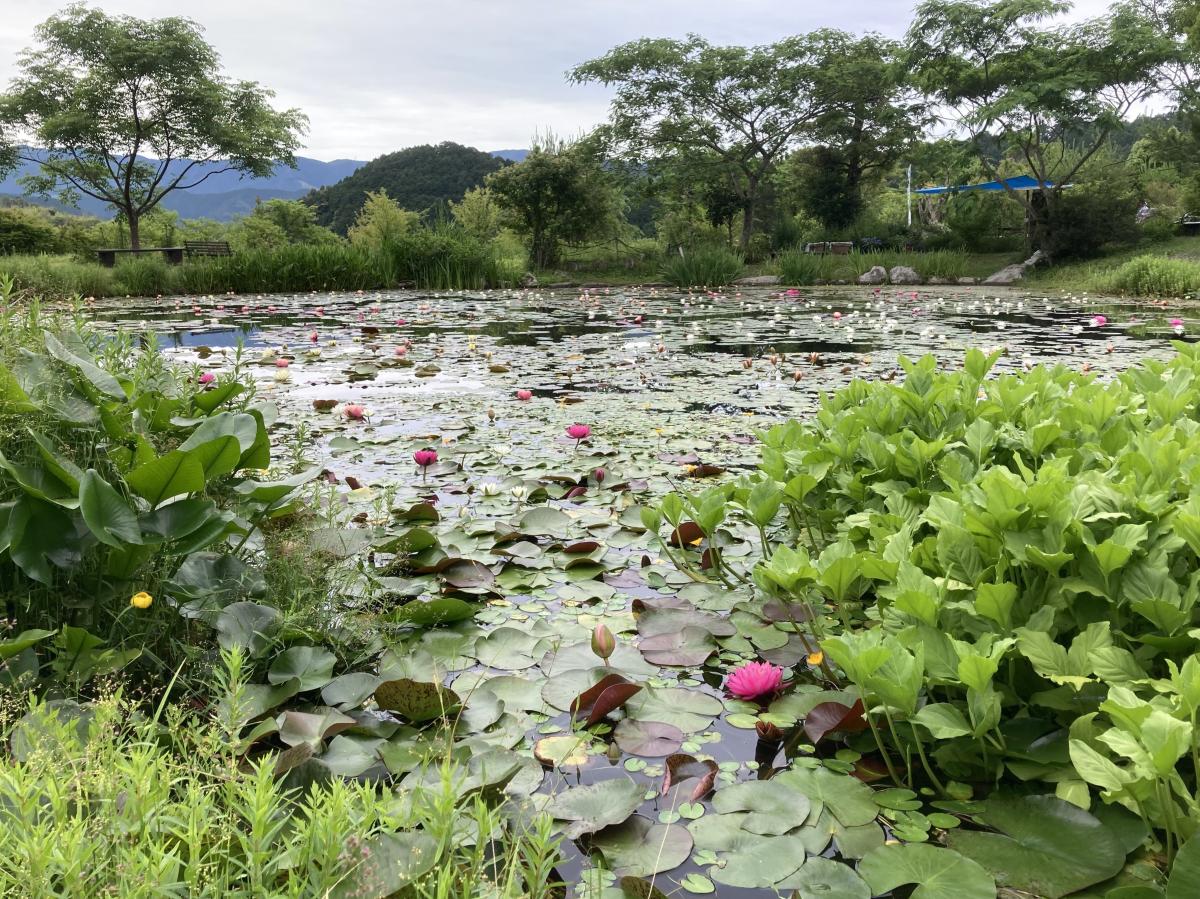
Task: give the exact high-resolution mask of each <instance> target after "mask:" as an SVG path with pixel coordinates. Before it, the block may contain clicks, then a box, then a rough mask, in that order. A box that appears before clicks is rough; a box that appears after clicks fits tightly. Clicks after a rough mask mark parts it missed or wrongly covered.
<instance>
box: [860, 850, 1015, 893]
mask: <svg viewBox="0 0 1200 899" xmlns="http://www.w3.org/2000/svg"><path fill="white" fill-rule="evenodd" d="M858 873H859V874H860V875H861V876H862V877H863V879H864V880H866V882H867V883H868V884H870V886H871V889H872V890H873V891H874V894H875V895H879V894H880V893H886V892H887V891H888V890H894V889H895V888H896V887H898V886H901V885H902V884H906V883H912V884H916V885H917V888H916V889H915V890H914V891H913V894H912V899H996V882H995V881H994V880H993V879H992V875H991V874H989V873H988V872H987V871H986V870H984V868H983V867H982V866H981V865H979V864H978V863H977V862H973V861H971V860H970V859H969V858H966V857H965V856H962V855H959V854H958V853H957V852H955V851H954V850H953V849H943V848H941V847H940V846H931V845H929V844H928V843H894V844H891V845H888V846H881V847H879V848H878V849H874V850H872V851H871V852H869V853H867V856H866V857H865V858H864V859H863V860H862V861H861V862H859V866H858Z"/></svg>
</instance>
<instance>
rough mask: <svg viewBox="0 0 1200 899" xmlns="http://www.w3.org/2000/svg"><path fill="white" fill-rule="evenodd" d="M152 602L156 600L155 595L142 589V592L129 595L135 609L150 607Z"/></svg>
mask: <svg viewBox="0 0 1200 899" xmlns="http://www.w3.org/2000/svg"><path fill="white" fill-rule="evenodd" d="M152 602H154V597H153V596H151V595H150V594H149V593H147V592H146V591H145V590H143V591H141V592H140V593H135V594H133V596H131V597H129V604H130V605H131V606H133V607H134V608H135V609H148V608H150V603H152Z"/></svg>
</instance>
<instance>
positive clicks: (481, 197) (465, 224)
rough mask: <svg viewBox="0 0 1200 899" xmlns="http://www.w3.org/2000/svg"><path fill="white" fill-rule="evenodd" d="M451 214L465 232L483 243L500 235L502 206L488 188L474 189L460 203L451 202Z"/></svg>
mask: <svg viewBox="0 0 1200 899" xmlns="http://www.w3.org/2000/svg"><path fill="white" fill-rule="evenodd" d="M450 214H451V215H452V216H454V221H456V222H458V224H459V225H460V226H461V227H462V229H463V230H464V231H466V232H467V233H468V234H470V235H472V236H473V237H477V238H479V239H480V240H482V241H489V240H492V239H493V238H495V236H496V235H497V234H499V233H500V206H499V204H498V203H497V202H496V198H495V197H494V196H492V192H491V191H490V190H488V189H487V188H486V187H472V188H471V189H470V190H469V191H467V192H466V193H465V194H463V198H462V200H461V201H460V202H458V203H455V202H454V201H453V200H451V201H450Z"/></svg>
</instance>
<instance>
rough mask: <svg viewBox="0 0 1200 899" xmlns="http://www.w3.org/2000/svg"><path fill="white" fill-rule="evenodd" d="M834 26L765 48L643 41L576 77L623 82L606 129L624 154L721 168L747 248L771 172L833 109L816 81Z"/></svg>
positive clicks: (695, 40) (695, 39)
mask: <svg viewBox="0 0 1200 899" xmlns="http://www.w3.org/2000/svg"><path fill="white" fill-rule="evenodd" d="M833 34H835V33H833V32H825V31H818V32H813V33H812V34H807V35H801V36H798V37H790V38H787V39H785V40H782V41H779V42H778V43H775V44H770V45H768V46H761V47H717V46H713V45H711V44H709V43H708V42H707V41H705V40H704V39H703V38H701V37H699V36H697V35H694V34H693V35H689V36H688V38H687V40H682V41H680V40H672V39H666V38H662V39H657V40H651V39H643V40H639V41H632V42H630V43H627V44H622V45H620V46H618V47H616V48H614V49H613V50H610V51H609V52H608V53H607V54H606V55H604V56H602V57H600V58H599V59H593V60H591V61H590V62H586V63H583V64H582V65H580V66H578V67H576V68H575V69H574V70H573V71H572V72H571V74H570V77H571V79H572V80H573V81H575V82H579V83H586V82H599V83H601V84H605V85H616V88H617V92H616V97H615V98H614V99H613V102H612V108H611V112H610V122H609V125H608V127H607V133H608V135H609V136H610V137H611V139H612V141H613V143H614V146H615V147H616V148H617V149H618V150H619V151H620V152H622V153H624V154H626V155H628V156H629V157H630V158H632V159H635V160H638V161H641V162H653V161H656V160H659V161H661V160H669V161H671V162H673V163H674V164H676V165H682V166H687V167H693V168H697V169H709V170H711V169H712V167H713V166H716V167H718V168H719V171H720V173H721V175H722V176H723V178H724V179H725V180H726V181H727V183H728V184H729V188H730V190H732V191H734V192H735V193H736V194H737V196H738V198H739V200H740V204H741V213H742V231H741V237H740V245H741V247H742V249H743V250H745V249H746V248H747V247H748V245H749V243H750V238H751V235H752V234H753V233H754V227H755V224H756V214H757V212H758V210H759V205H760V202H761V201H762V199H763V198H764V195H765V192H766V191H767V189H768V180H769V178H770V175H771V173H772V172H773V171H774V169H775V167H776V165H777V164H778V162H779V160H780V159H781V158H782V157H783V156H785V155H786V154H787V152H788V151H789V150H790V149H792V148H794V147H796V146H798V145H799V143H800V142H801V141H802V140H803V139H804V138H806V137H807V136H809V135H810V134H811V132H812V131H813V129H814V127H815V125H816V122H817V121H818V120H819V119H820V118H821V116H823V115H824V114H826V113H827V112H828V111H829V110H830V103H829V100H828V98H826V97H825V96H823V95H822V94H821V92H820V90H819V85H818V82H819V79H820V71H821V66H822V63H823V62H825V61H826V52H825V51H826V48H827V46H828V45H829V44H830V43H831V40H832V39H831V35H833ZM838 40H839V41H840V39H838ZM710 178H711V176H710ZM706 180H710V179H706Z"/></svg>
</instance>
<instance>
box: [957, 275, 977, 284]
mask: <svg viewBox="0 0 1200 899" xmlns="http://www.w3.org/2000/svg"><path fill="white" fill-rule="evenodd" d="M958 283H959V284H962V285H963V286H967V285H973V284H978V283H979V279H978V278H972V277H970V276H968V275H963V277H961V278H959V279H958Z"/></svg>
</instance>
